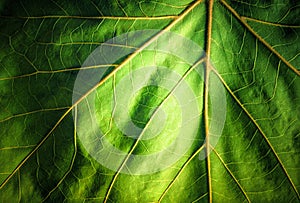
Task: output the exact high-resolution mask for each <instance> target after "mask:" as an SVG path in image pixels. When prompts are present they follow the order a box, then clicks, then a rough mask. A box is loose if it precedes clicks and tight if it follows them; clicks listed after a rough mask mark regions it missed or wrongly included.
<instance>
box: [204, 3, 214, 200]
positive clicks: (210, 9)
mask: <svg viewBox="0 0 300 203" xmlns="http://www.w3.org/2000/svg"><path fill="white" fill-rule="evenodd" d="M213 4H214V1H213V0H209V1H208V17H207V35H206V64H205V86H204V125H205V136H206V143H205V150H206V151H205V152H206V166H207V186H208V201H209V202H210V203H211V202H212V185H211V171H210V169H211V166H210V156H209V152H210V145H209V119H208V118H209V117H208V116H209V115H208V90H209V73H210V71H211V65H210V52H211V38H212V36H211V35H212V18H213Z"/></svg>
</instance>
